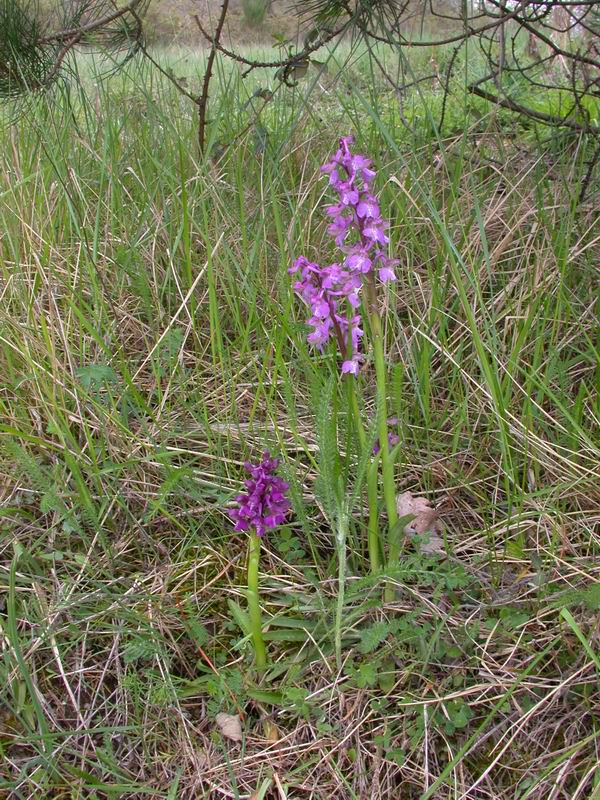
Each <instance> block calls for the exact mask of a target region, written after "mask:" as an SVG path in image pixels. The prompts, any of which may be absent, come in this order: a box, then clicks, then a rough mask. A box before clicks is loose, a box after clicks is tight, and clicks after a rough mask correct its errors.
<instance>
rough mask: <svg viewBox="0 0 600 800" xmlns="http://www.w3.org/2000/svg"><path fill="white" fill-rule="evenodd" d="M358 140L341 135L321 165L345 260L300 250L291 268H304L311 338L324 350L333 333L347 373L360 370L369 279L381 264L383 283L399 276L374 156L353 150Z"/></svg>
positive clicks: (301, 282) (300, 285)
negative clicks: (376, 190) (325, 261)
mask: <svg viewBox="0 0 600 800" xmlns="http://www.w3.org/2000/svg"><path fill="white" fill-rule="evenodd" d="M353 141H354V140H353V138H352V136H345V137H343V138H342V139H340V146H339V149H338V151H337V152H336V154H335V155H334V156H333V158H332V159H331V161H329V162H328V163H326V164H324V165H323V166H322V167H321V169H322V171H323V172H325V173H326V174H328V175H329V183H330V185H331V186H332V188H333V189H334V190H335V191H336V193H337V195H338V202H337V203H336V204H334V205H330V206H329V207H328V208H327V214H328V216H329V217H330V218H331V222H330V224H329V226H328V228H327V231H328V233H329V234H330V235H331V236H333V238H334V239H335V243H336V244H337V246H338V247H340V248H341V250H342V252H343V253H344V259H343V262H342V263H341V264H338V263H336V264H331V265H330V266H328V267H321V266H319V265H318V264H315V263H313V262H310V261H308V259H306V258H305V257H304V256H300V258H298V259H297V260H296V262H295V263H294V265H293V266H292V267H291V268H290V269H289V270H288V271H289V272H290V273H291V274H294V275H296V274H298V276H299V277H298V280H296V282H295V283H294V290H295V291H296V292H297V294H298V295H299V296H300V297H301V298H302V299H303V300H304V302H305V303H306V304H307V305H308V306H309V308H310V310H311V316H310V318H309V320H308V324H309V325H310V326H311V328H312V330H311V332H310V333H309V334H308V341H309V342H310V343H311V344H314V345H316V347H317V348H319V350H322V349H323V348H324V347H325V345H326V344H327V343H328V342H329V340H330V339H331V337H333V338H334V339H335V340H336V341H337V344H338V348H339V351H340V355H341V356H342V358H343V361H342V367H341V371H342V374H350V375H358V373H359V370H360V365H361V362H362V360H363V356H362V355H361V354H360V352H359V346H360V339H361V337H362V335H363V331H362V328H361V317H360V314H359V313H358V312H357V309H358V307H359V305H360V292H361V289H362V287H363V281H364V280H365V278H366V276H369V275H370V273H373V272H374V271H375V270H377V274H378V277H379V280H380V281H381V282H382V283H387V282H389V281H395V280H396V275H395V273H394V266H395V265H396V264H397V263H398V262H397V261H396V260H395V259H391V258H388V256H387V255H386V253H385V252H384V250H383V249H382V248H383V247H384V246H385V245H386V244H387V243H388V242H389V237H388V235H387V233H386V230H387V229H388V227H389V223H388V222H386V221H385V220H383V219H382V217H381V211H380V208H379V203H378V201H377V198H376V197H375V195H374V194H373V193H372V191H371V183H372V181H373V180H374V178H375V172H374V171H373V170H372V169H371V164H372V162H371V159H370V158H367V157H366V156H363V155H361V154H359V153H353V152H352V150H351V145H352V143H353ZM348 306H349V307H350V308H349V309H348Z"/></svg>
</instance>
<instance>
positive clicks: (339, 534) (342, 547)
mask: <svg viewBox="0 0 600 800" xmlns="http://www.w3.org/2000/svg"><path fill="white" fill-rule="evenodd" d="M347 535H348V519H347V517H346V513H345V512H344V511H342V510H341V509H340V512H339V514H338V520H337V531H336V543H337V547H338V596H337V606H336V611H335V660H336V663H337V666H338V669H339V668H340V667H341V666H342V620H343V617H344V603H345V596H346V538H347Z"/></svg>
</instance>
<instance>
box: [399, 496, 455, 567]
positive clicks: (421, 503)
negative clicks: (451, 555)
mask: <svg viewBox="0 0 600 800" xmlns="http://www.w3.org/2000/svg"><path fill="white" fill-rule="evenodd" d="M396 509H397V511H398V516H399V517H408V516H413V517H414V519H412V520H411V521H410V522H409V523H407V525H406V526H405V527H404V532H405V533H407V534H408V535H409V536H411V538H413V537H414V536H423V535H425V534H429V536H428V537H427V541H420V542H419V549H420V550H421V552H422V553H445V552H446V551H445V548H444V540H443V539H442V538H441V536H439V535H438V534H439V532H440V530H441V525H440V521H439V515H438V512H437V511H436V510H435V508H433V506H432V505H431V503H430V502H429V500H427V498H426V497H413V495H412V493H411V492H404V493H403V494H399V495H398V496H397V498H396Z"/></svg>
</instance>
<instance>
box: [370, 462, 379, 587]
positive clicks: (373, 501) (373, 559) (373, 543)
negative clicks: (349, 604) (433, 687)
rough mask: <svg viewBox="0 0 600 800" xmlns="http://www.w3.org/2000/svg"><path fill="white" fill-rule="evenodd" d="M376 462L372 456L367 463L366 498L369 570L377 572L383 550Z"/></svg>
mask: <svg viewBox="0 0 600 800" xmlns="http://www.w3.org/2000/svg"><path fill="white" fill-rule="evenodd" d="M378 463H379V459H377V458H374V459H373V461H372V462H371V464H369V469H368V473H367V499H368V502H369V527H368V544H369V562H370V564H371V572H379V570H380V569H381V553H382V551H383V548H382V546H381V541H380V539H379V515H378V513H377V500H378V497H377V483H378V480H377V479H378V477H379V471H378Z"/></svg>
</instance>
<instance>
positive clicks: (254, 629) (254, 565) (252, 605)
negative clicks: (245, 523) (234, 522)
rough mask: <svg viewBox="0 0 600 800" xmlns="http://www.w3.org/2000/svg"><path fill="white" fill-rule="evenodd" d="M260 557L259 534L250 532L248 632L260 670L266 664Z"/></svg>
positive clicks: (257, 666)
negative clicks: (259, 583)
mask: <svg viewBox="0 0 600 800" xmlns="http://www.w3.org/2000/svg"><path fill="white" fill-rule="evenodd" d="M259 557H260V536H257V535H256V533H254V532H251V533H250V541H249V544H248V616H249V618H250V632H251V633H252V641H253V643H254V657H255V662H256V668H257V669H258V670H259V671H260V672H262V671H263V670H264V669H265V668H266V666H267V651H266V649H265V640H264V639H263V635H262V614H261V611H260V601H259V594H258V563H259Z"/></svg>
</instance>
